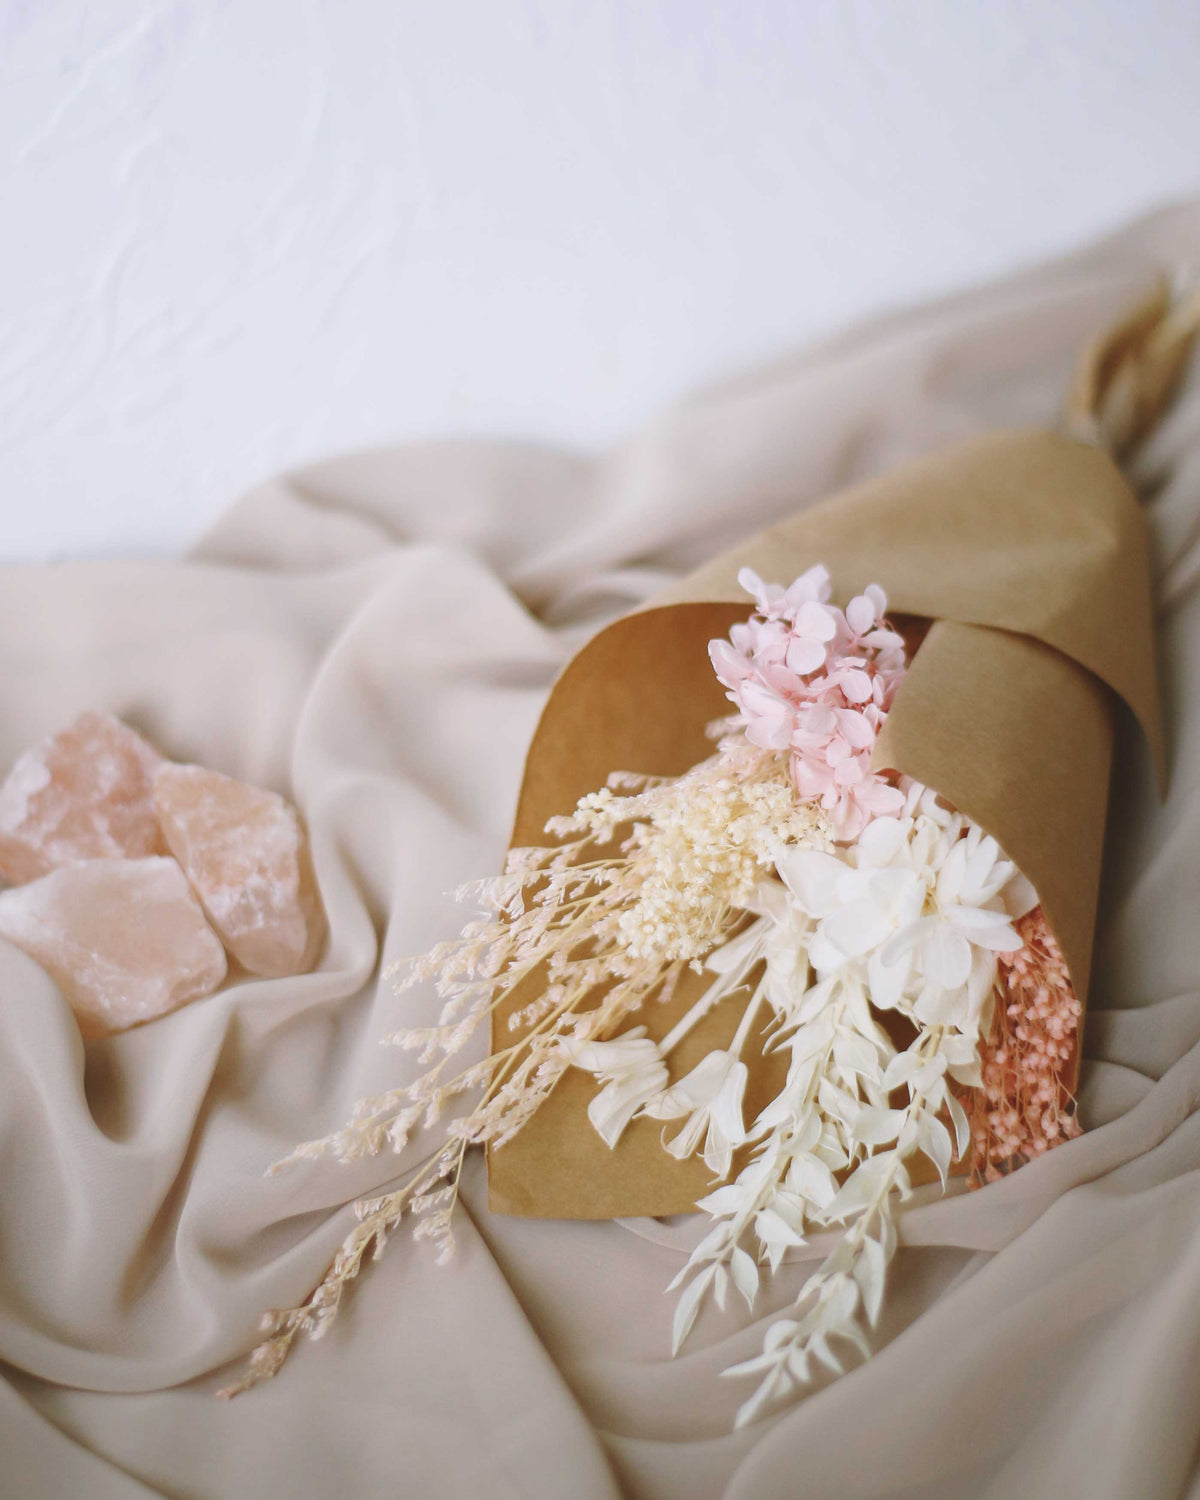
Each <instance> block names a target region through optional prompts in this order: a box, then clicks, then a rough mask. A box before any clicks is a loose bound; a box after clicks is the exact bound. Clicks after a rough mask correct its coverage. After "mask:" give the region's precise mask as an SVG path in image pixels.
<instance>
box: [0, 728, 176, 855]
mask: <svg viewBox="0 0 1200 1500" xmlns="http://www.w3.org/2000/svg"><path fill="white" fill-rule="evenodd" d="M160 760H161V757H160V755H159V754H158V751H157V750H155V749H154V747H153V746H152V745H148V744H147V743H146V741H145V740H144V739H142V737H141V735H139V734H135V733H134V732H133V730H132V729H130V728H128V727H127V726H126V725H124V724H122V723H121V721H120V720H119V719H114V718H113V717H112V715H111V714H102V713H96V712H94V711H92V710H89V711H88V712H87V713H83V714H80V716H79V717H78V718H77V719H76V720H74V722H73V723H71V724H68V725H67V727H66V728H65V729H60V730H59V732H58V733H57V734H55V735H52V736H51V737H50V739H48V740H43V741H42V743H41V744H40V745H35V746H34V747H33V749H32V750H27V751H26V752H25V754H24V755H22V756H21V758H20V760H18V761H17V763H16V765H15V766H13V768H12V770H11V771H10V772H9V775H8V779H7V780H6V781H5V783H4V785H3V786H2V787H0V875H3V877H4V878H5V880H8V881H10V882H12V883H13V884H16V885H20V884H23V883H24V882H25V881H26V880H36V879H37V877H38V876H39V875H46V874H48V873H49V872H50V871H51V870H57V869H59V868H60V867H61V866H63V865H74V864H78V863H79V862H80V861H81V860H85V859H120V858H123V857H124V858H132V859H136V858H139V857H140V856H142V855H146V854H161V853H164V852H165V851H164V849H163V842H162V836H161V834H160V833H159V830H158V821H157V818H156V817H155V812H154V772H155V769H156V768H157V766H158V765H159V763H160Z"/></svg>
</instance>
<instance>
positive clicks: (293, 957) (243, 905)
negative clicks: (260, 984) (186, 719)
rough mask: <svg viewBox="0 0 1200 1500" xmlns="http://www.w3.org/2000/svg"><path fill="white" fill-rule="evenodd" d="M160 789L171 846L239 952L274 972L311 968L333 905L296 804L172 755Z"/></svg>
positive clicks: (259, 969)
mask: <svg viewBox="0 0 1200 1500" xmlns="http://www.w3.org/2000/svg"><path fill="white" fill-rule="evenodd" d="M154 795H155V801H156V803H157V806H158V816H159V821H160V823H161V825H162V831H163V835H164V837H165V838H166V841H167V846H168V847H169V849H170V850H171V853H172V854H173V855H174V856H175V858H176V859H177V860H178V861H179V863H180V864H181V865H182V866H183V869H184V873H185V874H186V875H187V878H188V879H189V880H190V881H191V883H192V889H193V890H194V891H195V892H196V894H197V896H199V898H200V901H201V903H202V905H203V906H204V909H205V911H206V912H207V913H208V917H209V920H210V921H211V922H212V924H213V926H214V927H215V928H216V929H217V931H218V932H219V933H220V935H221V937H222V938H223V939H224V941H225V946H226V947H227V948H228V949H229V951H230V953H231V954H232V955H233V956H234V958H236V959H237V960H238V962H239V963H241V964H242V966H243V967H244V968H246V969H249V971H250V972H251V973H252V974H261V975H263V976H264V977H267V978H280V977H282V976H283V975H286V974H303V973H305V972H306V971H307V970H308V969H311V968H312V966H313V962H314V961H315V959H316V956H317V952H318V950H319V948H320V945H321V942H322V940H323V938H324V936H325V915H324V912H323V911H322V909H321V900H320V896H319V895H318V894H317V886H316V880H315V879H314V877H313V872H312V861H311V859H310V858H309V853H308V840H307V838H306V837H305V834H304V829H303V827H302V825H301V823H300V818H299V816H298V815H297V813H296V810H295V809H294V808H293V807H292V806H290V804H289V803H287V802H285V801H284V799H283V798H282V797H279V796H277V795H276V794H275V793H274V792H266V791H262V790H260V789H259V788H258V787H252V786H246V785H245V784H244V783H243V782H240V781H234V780H233V778H232V777H230V776H222V775H221V774H220V773H219V772H218V771H206V770H205V769H204V768H203V767H202V766H177V765H172V764H169V763H164V764H163V765H162V766H160V767H159V770H158V774H157V776H156V777H155V782H154Z"/></svg>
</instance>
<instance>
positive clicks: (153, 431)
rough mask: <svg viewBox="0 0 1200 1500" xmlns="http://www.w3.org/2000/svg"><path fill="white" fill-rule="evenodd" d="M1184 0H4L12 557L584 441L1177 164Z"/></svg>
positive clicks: (1196, 8) (922, 291)
mask: <svg viewBox="0 0 1200 1500" xmlns="http://www.w3.org/2000/svg"><path fill="white" fill-rule="evenodd" d="M1198 101H1200V4H1197V3H1196V0H90V3H89V0H0V556H4V557H7V558H22V557H46V556H80V555H111V554H114V553H119V552H127V551H136V552H143V553H153V552H168V551H171V550H173V549H175V548H178V547H179V546H181V545H182V544H184V543H185V542H186V541H187V540H188V538H189V537H190V536H192V535H194V534H195V533H196V532H197V531H199V530H200V529H201V527H202V526H203V525H204V524H205V523H206V522H207V521H208V520H209V519H210V518H211V517H212V516H213V515H214V514H215V513H216V511H217V509H218V508H219V507H220V506H221V505H222V504H223V503H224V502H225V501H226V500H228V499H229V498H231V497H232V495H233V494H234V493H236V492H237V491H238V490H239V489H241V488H243V487H245V486H246V485H248V484H249V483H251V482H252V481H254V480H255V479H257V478H259V477H261V476H263V475H265V474H266V473H268V472H270V471H271V470H273V469H276V468H280V467H284V466H288V465H292V464H295V463H297V462H299V461H302V460H305V459H308V458H311V457H315V456H317V455H319V454H322V453H324V452H327V451H329V450H333V449H341V448H346V447H353V446H361V445H364V444H373V443H378V442H383V441H389V440H393V439H396V438H403V437H410V436H427V435H435V434H436V435H441V434H446V433H461V432H469V431H486V432H490V433H505V434H513V435H516V436H522V437H545V438H551V439H562V440H567V441H570V442H574V443H583V444H589V445H590V444H596V443H602V442H604V441H605V440H607V439H608V438H610V437H612V436H614V435H616V434H617V433H619V432H621V431H622V430H623V429H625V428H626V427H628V426H629V425H630V424H632V423H635V422H636V421H638V420H639V419H640V418H642V417H643V416H645V415H648V414H649V413H650V412H651V411H652V409H653V408H654V407H655V406H656V405H658V404H659V403H660V402H662V401H663V400H664V399H667V398H669V397H670V396H671V395H673V394H675V393H677V392H679V391H680V390H681V389H683V388H685V387H686V386H688V385H689V384H691V383H693V382H696V381H698V380H700V379H704V378H708V377H710V376H713V375H717V374H721V373H724V372H725V371H726V370H727V369H728V368H729V367H730V366H731V365H737V364H742V363H745V362H747V361H750V360H753V359H755V358H757V357H759V356H761V355H764V354H770V353H773V352H775V351H777V350H779V349H780V348H782V347H786V346H788V345H791V344H793V343H796V342H799V341H804V340H808V339H810V338H812V337H813V336H814V335H816V334H818V333H822V332H826V331H829V330H830V329H832V328H834V327H835V326H837V325H839V324H842V323H844V322H846V321H848V320H850V319H853V318H855V317H857V316H859V315H860V314H862V313H864V312H866V311H870V310H875V309H878V308H880V307H882V306H885V305H888V304H893V303H896V302H903V301H909V300H911V299H913V298H918V297H922V296H925V295H927V294H933V293H938V292H941V291H943V290H947V289H949V288H951V287H953V286H958V285H962V284H965V283H968V282H971V281H974V280H976V279H978V278H981V277H986V276H989V275H992V274H993V273H996V272H999V271H1002V270H1005V269H1008V268H1011V267H1013V266H1015V265H1018V264H1021V263H1024V262H1026V261H1028V260H1030V259H1033V258H1036V257H1039V256H1041V255H1043V254H1045V253H1047V252H1051V251H1055V250H1059V249H1063V248H1066V247H1068V246H1070V245H1071V244H1072V243H1074V242H1075V241H1077V240H1080V239H1082V238H1085V237H1087V236H1089V235H1091V234H1092V233H1093V232H1095V231H1097V230H1101V229H1105V228H1108V227H1110V226H1112V225H1114V224H1115V223H1116V222H1118V221H1119V220H1121V219H1122V218H1124V217H1126V216H1128V215H1130V214H1132V213H1134V212H1136V211H1139V210H1141V209H1143V208H1147V207H1152V206H1157V205H1158V204H1160V203H1162V202H1163V201H1164V200H1166V199H1169V198H1173V197H1179V196H1182V195H1185V194H1187V193H1190V192H1193V191H1196V190H1198V189H1200V102H1198Z"/></svg>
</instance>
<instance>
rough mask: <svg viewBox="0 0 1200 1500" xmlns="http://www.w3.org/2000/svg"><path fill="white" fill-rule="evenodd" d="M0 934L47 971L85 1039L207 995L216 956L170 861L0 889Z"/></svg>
mask: <svg viewBox="0 0 1200 1500" xmlns="http://www.w3.org/2000/svg"><path fill="white" fill-rule="evenodd" d="M0 937H5V938H7V939H8V940H9V942H10V943H12V944H14V946H15V947H17V948H20V949H22V950H23V951H24V952H25V953H28V954H29V956H30V957H31V958H35V959H36V960H37V961H38V963H40V964H41V965H42V967H43V968H44V969H45V970H46V971H47V972H48V973H49V974H50V975H51V977H52V978H53V979H54V980H55V981H56V982H57V984H58V987H59V988H60V989H61V990H62V992H63V995H64V996H65V997H66V999H67V1001H68V1002H69V1004H70V1006H71V1008H72V1010H73V1011H74V1012H75V1015H76V1017H77V1018H78V1021H79V1027H80V1030H81V1031H82V1032H83V1034H84V1036H85V1037H97V1036H106V1035H108V1034H109V1033H110V1032H114V1031H124V1030H126V1029H127V1028H128V1027H130V1026H137V1025H138V1024H139V1023H140V1022H142V1021H151V1020H153V1019H154V1017H155V1016H161V1015H165V1014H166V1013H167V1012H168V1011H172V1010H176V1009H178V1007H179V1006H181V1005H186V1004H187V1002H188V1001H189V1000H197V999H199V998H200V996H201V995H211V994H212V992H213V990H215V989H216V987H217V986H218V985H219V984H220V983H221V981H222V979H224V978H225V968H226V965H225V951H224V949H223V948H222V947H221V944H220V942H219V941H218V939H217V936H216V934H215V933H214V932H213V930H212V928H211V927H210V926H209V925H208V923H207V922H206V921H205V918H204V913H203V912H202V911H201V909H200V905H199V902H197V900H196V898H195V897H194V896H193V895H192V893H191V891H190V890H189V889H188V883H187V881H186V879H185V878H184V875H183V871H182V870H181V869H180V868H179V866H178V865H177V864H176V863H175V861H174V860H173V859H162V858H151V859H125V860H116V859H94V860H88V861H87V862H86V863H84V864H77V865H68V866H66V867H65V868H63V869H61V870H54V871H53V872H52V873H51V874H49V875H44V876H43V877H42V878H41V879H40V880H35V881H33V882H32V883H31V884H29V885H22V886H17V887H16V888H15V889H13V890H9V891H4V892H0Z"/></svg>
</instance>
